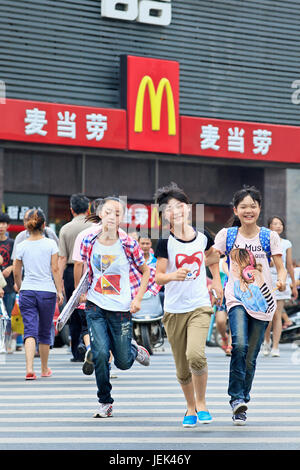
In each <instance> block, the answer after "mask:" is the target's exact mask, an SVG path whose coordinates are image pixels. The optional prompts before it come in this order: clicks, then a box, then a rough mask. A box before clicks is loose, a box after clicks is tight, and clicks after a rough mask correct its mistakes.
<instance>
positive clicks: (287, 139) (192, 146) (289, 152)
mask: <svg viewBox="0 0 300 470" xmlns="http://www.w3.org/2000/svg"><path fill="white" fill-rule="evenodd" d="M180 122H181V145H180V152H181V153H182V154H185V155H198V156H206V157H219V158H238V159H243V160H244V159H246V160H252V161H257V160H264V161H273V162H276V161H277V162H289V163H300V127H294V126H279V125H274V124H262V123H257V122H242V121H227V120H222V119H210V118H197V117H189V116H181V118H180Z"/></svg>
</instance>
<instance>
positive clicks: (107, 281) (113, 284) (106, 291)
mask: <svg viewBox="0 0 300 470" xmlns="http://www.w3.org/2000/svg"><path fill="white" fill-rule="evenodd" d="M116 259H117V256H114V255H102V256H101V255H95V254H94V255H93V264H94V266H95V267H96V268H97V269H98V270H99V271H100V273H101V274H102V275H101V276H100V277H99V279H98V281H97V284H96V286H95V291H96V292H99V293H100V294H103V295H120V289H121V285H120V281H121V276H120V275H119V274H103V273H104V272H105V271H106V270H107V269H109V268H110V267H111V265H112V264H113V263H114V262H115V260H116Z"/></svg>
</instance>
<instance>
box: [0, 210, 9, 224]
mask: <svg viewBox="0 0 300 470" xmlns="http://www.w3.org/2000/svg"><path fill="white" fill-rule="evenodd" d="M0 222H6V223H7V224H9V222H10V218H9V216H8V215H7V214H6V213H4V212H0Z"/></svg>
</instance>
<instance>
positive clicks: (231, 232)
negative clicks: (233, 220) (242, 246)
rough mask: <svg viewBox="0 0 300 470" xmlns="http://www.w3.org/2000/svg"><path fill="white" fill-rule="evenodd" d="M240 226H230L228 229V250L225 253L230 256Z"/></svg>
mask: <svg viewBox="0 0 300 470" xmlns="http://www.w3.org/2000/svg"><path fill="white" fill-rule="evenodd" d="M238 231H239V228H238V227H229V228H228V229H227V236H226V251H225V255H226V256H228V255H229V253H230V252H231V250H232V248H233V245H234V243H235V240H236V237H237V234H238Z"/></svg>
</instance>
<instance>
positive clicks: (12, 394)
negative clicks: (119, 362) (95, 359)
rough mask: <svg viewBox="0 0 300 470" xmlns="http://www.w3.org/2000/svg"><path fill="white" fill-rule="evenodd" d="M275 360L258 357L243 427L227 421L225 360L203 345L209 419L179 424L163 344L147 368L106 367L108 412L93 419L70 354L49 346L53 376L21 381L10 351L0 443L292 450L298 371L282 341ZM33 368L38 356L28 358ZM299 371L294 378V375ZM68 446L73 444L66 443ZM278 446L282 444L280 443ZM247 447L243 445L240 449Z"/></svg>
mask: <svg viewBox="0 0 300 470" xmlns="http://www.w3.org/2000/svg"><path fill="white" fill-rule="evenodd" d="M282 349H283V354H282V356H281V357H280V358H278V361H277V362H276V359H275V360H272V359H270V358H263V357H262V358H259V359H258V364H257V371H256V376H255V379H254V384H253V389H252V393H251V402H250V403H249V410H248V412H247V415H248V420H247V426H245V427H242V428H241V427H236V426H233V423H232V417H231V408H230V405H229V396H228V393H227V388H228V375H229V364H230V358H226V357H225V356H224V355H223V352H222V351H220V350H219V349H218V348H211V349H209V348H208V350H207V354H208V365H209V374H208V386H207V395H206V398H207V405H208V408H209V410H210V412H211V414H212V417H213V421H212V423H211V424H210V425H207V426H201V425H200V424H198V425H197V427H196V428H193V429H185V428H183V427H182V419H183V415H184V413H185V410H186V404H185V400H184V396H183V393H182V391H181V388H180V385H179V384H178V382H177V379H176V372H175V366H174V361H173V360H172V356H171V353H170V350H169V349H168V348H166V350H165V352H160V353H158V354H154V355H153V356H152V357H151V363H152V364H151V366H150V367H149V368H143V367H141V366H140V365H139V364H136V363H135V364H134V365H133V367H132V368H131V369H130V370H128V371H120V370H117V369H114V372H116V374H117V376H118V378H117V379H115V380H112V381H111V384H112V396H113V398H114V400H115V402H114V405H113V406H114V412H113V418H111V419H95V418H93V414H94V413H95V411H96V410H97V406H98V399H97V387H96V381H95V375H94V374H93V375H92V376H85V375H83V373H82V370H81V368H82V364H78V363H77V364H73V363H70V361H69V357H70V354H67V353H66V351H62V350H59V349H58V350H53V351H51V352H50V361H49V366H50V367H51V369H52V370H53V376H52V377H51V378H49V379H41V378H40V377H39V376H38V380H36V381H32V382H29V381H28V382H26V381H25V380H24V379H25V356H24V354H23V353H21V354H19V353H18V354H17V353H16V354H14V355H11V356H9V357H7V358H6V359H7V360H6V363H5V364H0V396H1V401H0V450H1V449H18V448H19V449H33V450H34V449H37V448H39V449H41V448H42V449H56V448H59V449H69V448H73V449H74V448H76V449H118V448H119V447H120V446H123V448H124V449H153V448H154V449H159V448H160V446H161V445H163V446H165V448H168V446H169V447H171V448H174V449H175V448H176V449H190V448H191V447H192V448H195V449H201V448H202V447H201V446H202V445H203V444H204V445H206V446H207V447H206V448H209V446H210V445H211V446H212V448H214V449H216V448H217V449H222V448H224V449H246V448H247V447H248V446H252V448H257V447H259V446H260V448H262V447H264V446H265V447H264V448H268V449H269V448H273V449H280V448H289V449H291V448H294V449H298V448H299V443H300V376H299V375H300V374H298V372H299V370H298V368H297V367H296V366H295V365H294V364H292V362H291V359H290V358H291V351H290V350H289V348H288V347H286V348H285V349H284V348H282ZM35 364H36V373H37V375H38V374H39V373H40V362H39V360H36V361H35ZM298 376H299V379H298ZM74 446H75V447H74ZM285 446H286V447H285ZM248 448H249V447H248Z"/></svg>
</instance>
